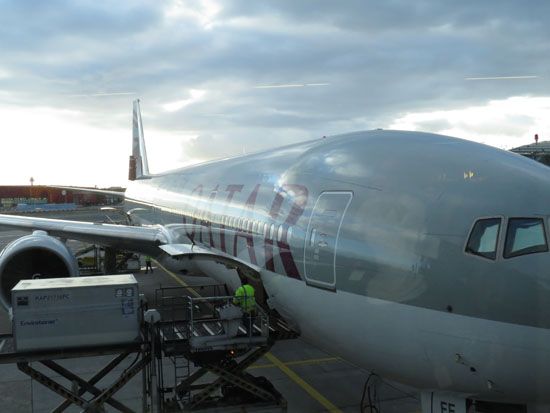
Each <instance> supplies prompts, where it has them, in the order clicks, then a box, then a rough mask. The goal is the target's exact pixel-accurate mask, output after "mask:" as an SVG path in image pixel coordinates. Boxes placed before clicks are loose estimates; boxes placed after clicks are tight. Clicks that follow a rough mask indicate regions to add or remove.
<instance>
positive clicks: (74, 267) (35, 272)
mask: <svg viewBox="0 0 550 413" xmlns="http://www.w3.org/2000/svg"><path fill="white" fill-rule="evenodd" d="M76 276H78V264H77V262H76V258H75V257H74V255H73V254H72V253H71V251H69V249H68V248H67V246H66V245H65V244H64V243H62V242H61V241H59V240H58V239H57V238H54V237H51V236H49V235H48V234H47V233H46V232H44V231H34V232H33V233H32V234H31V235H26V236H24V237H21V238H18V239H16V240H15V241H13V242H11V243H10V244H8V246H7V247H6V248H4V249H3V250H2V252H1V253H0V301H1V303H2V305H3V306H4V308H5V309H6V310H9V309H10V308H11V289H12V288H13V287H15V285H16V284H17V283H18V282H19V281H20V280H23V279H30V278H59V277H76Z"/></svg>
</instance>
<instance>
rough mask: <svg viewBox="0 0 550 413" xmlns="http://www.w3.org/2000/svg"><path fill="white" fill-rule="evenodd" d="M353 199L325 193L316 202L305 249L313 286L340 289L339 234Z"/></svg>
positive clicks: (307, 273)
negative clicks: (337, 268)
mask: <svg viewBox="0 0 550 413" xmlns="http://www.w3.org/2000/svg"><path fill="white" fill-rule="evenodd" d="M352 197H353V194H352V193H351V192H323V193H322V194H321V195H319V198H317V201H316V202H315V206H314V207H313V212H312V214H311V218H310V219H309V225H308V227H307V232H306V241H305V248H304V274H305V277H306V282H307V283H308V284H310V285H314V286H316V287H321V288H327V289H331V290H334V289H335V288H336V274H335V261H336V253H337V250H338V233H339V231H340V225H341V224H342V220H343V219H344V214H345V213H346V210H347V209H348V206H349V204H350V203H351V199H352Z"/></svg>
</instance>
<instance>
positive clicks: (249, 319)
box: [242, 311, 256, 336]
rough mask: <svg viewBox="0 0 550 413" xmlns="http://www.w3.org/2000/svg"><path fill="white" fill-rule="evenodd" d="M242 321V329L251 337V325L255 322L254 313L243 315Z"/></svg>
mask: <svg viewBox="0 0 550 413" xmlns="http://www.w3.org/2000/svg"><path fill="white" fill-rule="evenodd" d="M242 321H243V325H244V329H245V330H246V332H247V333H248V335H249V336H251V335H252V333H253V332H254V327H253V325H254V322H255V321H256V312H255V311H252V312H250V313H243V317H242Z"/></svg>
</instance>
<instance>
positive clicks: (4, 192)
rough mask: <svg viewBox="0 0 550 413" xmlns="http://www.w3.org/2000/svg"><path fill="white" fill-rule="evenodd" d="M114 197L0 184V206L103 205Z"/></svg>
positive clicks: (70, 190)
mask: <svg viewBox="0 0 550 413" xmlns="http://www.w3.org/2000/svg"><path fill="white" fill-rule="evenodd" d="M122 194H123V193H122ZM115 198H116V197H112V196H106V195H102V194H96V193H91V192H86V191H85V190H78V189H61V188H52V187H49V186H42V185H33V186H28V185H21V186H19V185H13V186H12V185H10V186H0V207H1V208H12V207H15V206H17V204H66V203H75V204H77V205H104V204H112V203H115V202H116V199H115Z"/></svg>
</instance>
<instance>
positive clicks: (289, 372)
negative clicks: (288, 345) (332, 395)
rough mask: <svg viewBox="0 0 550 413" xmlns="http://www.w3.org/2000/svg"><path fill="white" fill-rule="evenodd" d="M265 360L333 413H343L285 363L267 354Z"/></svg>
mask: <svg viewBox="0 0 550 413" xmlns="http://www.w3.org/2000/svg"><path fill="white" fill-rule="evenodd" d="M265 358H266V359H268V360H269V361H271V362H272V363H273V364H274V365H275V366H277V367H278V368H279V369H280V370H281V371H282V372H283V373H285V374H286V375H287V376H288V377H289V378H290V379H291V380H292V381H294V382H295V383H296V384H297V385H298V386H300V387H301V388H302V389H304V390H305V391H306V392H307V393H308V394H309V395H310V396H311V397H313V398H314V399H315V400H317V401H318V402H319V403H321V404H322V405H323V407H325V408H326V409H327V410H328V411H329V412H331V413H342V411H341V410H340V409H338V407H336V406H335V405H334V404H332V403H331V402H330V401H329V400H328V399H327V398H326V397H325V396H323V395H322V394H321V393H319V392H318V391H317V390H315V389H314V388H313V387H311V386H310V385H309V384H308V383H306V382H305V381H304V379H302V378H301V377H300V376H298V375H297V374H296V373H295V372H294V371H292V370H291V369H290V368H288V367H287V366H286V365H285V363H283V362H282V361H281V360H279V359H278V358H277V357H275V356H274V355H273V354H271V353H267V354H266V355H265Z"/></svg>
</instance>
